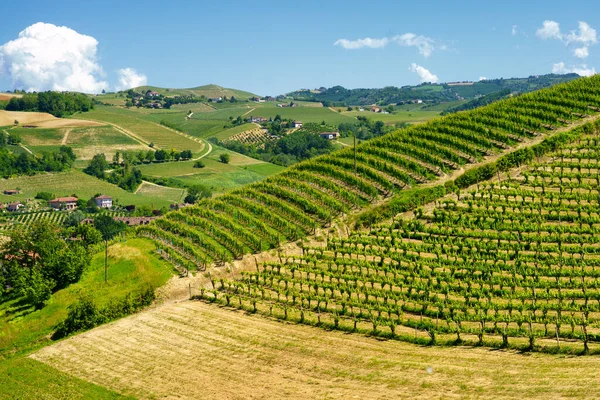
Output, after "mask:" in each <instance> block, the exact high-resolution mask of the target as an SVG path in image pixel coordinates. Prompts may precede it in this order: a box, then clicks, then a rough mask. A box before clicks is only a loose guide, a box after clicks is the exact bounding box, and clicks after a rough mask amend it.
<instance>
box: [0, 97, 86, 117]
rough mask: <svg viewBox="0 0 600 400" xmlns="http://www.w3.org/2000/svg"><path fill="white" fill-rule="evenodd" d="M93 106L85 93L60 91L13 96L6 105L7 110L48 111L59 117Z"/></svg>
mask: <svg viewBox="0 0 600 400" xmlns="http://www.w3.org/2000/svg"><path fill="white" fill-rule="evenodd" d="M93 108H94V105H93V103H92V100H91V99H90V98H89V97H88V96H86V95H84V94H81V93H59V92H40V93H26V94H24V95H23V96H22V97H20V98H19V97H13V98H11V99H10V100H9V102H8V104H7V105H6V110H7V111H39V112H47V113H49V114H52V115H54V116H55V117H59V118H60V117H64V116H66V115H70V114H73V113H74V112H79V111H83V112H85V111H89V110H91V109H93Z"/></svg>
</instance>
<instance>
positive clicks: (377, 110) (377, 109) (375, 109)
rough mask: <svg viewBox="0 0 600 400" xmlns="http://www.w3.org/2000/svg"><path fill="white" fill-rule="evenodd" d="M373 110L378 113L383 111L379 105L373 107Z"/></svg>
mask: <svg viewBox="0 0 600 400" xmlns="http://www.w3.org/2000/svg"><path fill="white" fill-rule="evenodd" d="M371 111H372V112H374V113H378V112H379V111H381V109H380V108H379V107H371Z"/></svg>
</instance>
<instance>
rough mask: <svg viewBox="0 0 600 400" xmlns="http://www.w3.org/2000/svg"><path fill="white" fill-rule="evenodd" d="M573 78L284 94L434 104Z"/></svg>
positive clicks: (337, 101) (343, 101)
mask: <svg viewBox="0 0 600 400" xmlns="http://www.w3.org/2000/svg"><path fill="white" fill-rule="evenodd" d="M577 78H579V75H577V74H565V75H557V74H548V75H536V76H529V77H527V78H510V79H504V78H500V79H487V80H482V81H479V82H470V81H464V82H448V83H439V84H437V83H436V84H431V83H423V84H420V85H417V86H402V87H400V88H398V87H394V86H388V87H385V88H381V89H346V88H344V87H342V86H334V87H332V88H329V89H327V88H319V89H315V90H308V89H301V90H297V91H295V92H291V93H288V94H287V96H288V97H291V98H293V99H297V100H305V101H317V102H322V103H324V104H327V103H329V105H336V106H348V105H368V104H393V103H404V102H412V101H418V100H421V101H423V102H427V103H434V104H437V103H442V102H450V101H454V100H473V99H476V98H479V97H481V96H486V95H489V94H492V93H496V92H500V91H502V90H506V89H508V90H510V92H511V93H527V92H531V91H534V90H539V89H542V88H545V87H549V86H553V85H556V84H558V83H563V82H569V81H572V80H573V79H577Z"/></svg>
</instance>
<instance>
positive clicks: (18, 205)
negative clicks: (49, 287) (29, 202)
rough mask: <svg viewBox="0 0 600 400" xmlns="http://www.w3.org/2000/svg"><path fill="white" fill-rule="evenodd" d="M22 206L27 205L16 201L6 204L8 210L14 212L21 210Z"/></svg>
mask: <svg viewBox="0 0 600 400" xmlns="http://www.w3.org/2000/svg"><path fill="white" fill-rule="evenodd" d="M22 207H25V205H24V204H23V203H21V202H18V201H17V202H15V203H10V204H8V205H7V206H6V210H7V211H10V212H14V211H19V210H20V209H21V208H22Z"/></svg>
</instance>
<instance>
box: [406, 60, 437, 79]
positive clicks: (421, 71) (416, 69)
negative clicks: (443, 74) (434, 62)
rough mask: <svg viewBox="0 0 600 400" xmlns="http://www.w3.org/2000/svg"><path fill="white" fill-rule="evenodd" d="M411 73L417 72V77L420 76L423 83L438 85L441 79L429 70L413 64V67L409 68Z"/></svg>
mask: <svg viewBox="0 0 600 400" xmlns="http://www.w3.org/2000/svg"><path fill="white" fill-rule="evenodd" d="M408 70H409V71H411V72H416V73H417V75H419V78H421V83H423V82H431V83H438V81H439V78H438V77H437V75H435V74H432V73H431V72H430V71H429V70H428V69H426V68H424V67H422V66H420V65H417V64H415V63H412V64H411V66H410V67H409V68H408Z"/></svg>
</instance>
